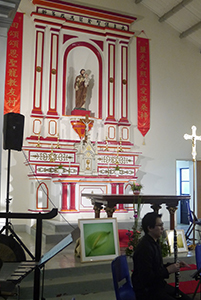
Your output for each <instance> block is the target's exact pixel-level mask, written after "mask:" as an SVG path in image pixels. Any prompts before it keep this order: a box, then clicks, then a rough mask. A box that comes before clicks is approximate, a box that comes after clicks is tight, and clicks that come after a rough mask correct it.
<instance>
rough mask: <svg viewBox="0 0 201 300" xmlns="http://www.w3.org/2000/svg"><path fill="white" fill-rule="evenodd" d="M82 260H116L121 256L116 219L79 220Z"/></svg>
mask: <svg viewBox="0 0 201 300" xmlns="http://www.w3.org/2000/svg"><path fill="white" fill-rule="evenodd" d="M79 227H80V237H81V260H82V261H83V262H85V261H95V260H96V261H98V260H108V259H114V258H115V257H116V256H118V255H119V240H118V230H117V221H116V219H115V218H107V219H87V220H86V219H85V220H84V219H83V220H79Z"/></svg>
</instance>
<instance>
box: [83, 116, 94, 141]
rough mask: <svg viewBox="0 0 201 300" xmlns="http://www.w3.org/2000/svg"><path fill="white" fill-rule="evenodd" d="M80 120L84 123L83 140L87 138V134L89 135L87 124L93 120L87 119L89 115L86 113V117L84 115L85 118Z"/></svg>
mask: <svg viewBox="0 0 201 300" xmlns="http://www.w3.org/2000/svg"><path fill="white" fill-rule="evenodd" d="M80 121H81V122H82V123H84V125H85V139H84V140H85V142H86V141H87V139H88V136H89V130H90V129H89V124H93V123H94V121H93V120H89V116H88V115H86V117H85V119H80Z"/></svg>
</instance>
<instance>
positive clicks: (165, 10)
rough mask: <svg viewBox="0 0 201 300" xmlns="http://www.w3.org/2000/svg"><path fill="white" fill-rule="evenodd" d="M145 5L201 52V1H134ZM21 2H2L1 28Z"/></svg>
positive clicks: (7, 26) (9, 22)
mask: <svg viewBox="0 0 201 300" xmlns="http://www.w3.org/2000/svg"><path fill="white" fill-rule="evenodd" d="M134 1H135V3H136V4H139V5H144V6H145V7H146V8H148V9H149V10H150V11H152V12H153V13H155V14H156V15H157V17H158V21H159V23H162V22H166V23H168V24H169V25H170V26H172V27H173V28H174V29H175V30H177V31H178V38H180V39H188V40H189V41H191V42H193V43H194V44H195V45H196V46H197V47H198V48H199V50H200V51H201V0H134ZM19 3H20V0H0V27H4V28H5V27H6V28H7V30H8V29H9V28H10V25H11V24H12V21H13V18H14V16H15V13H16V11H17V9H18V6H19Z"/></svg>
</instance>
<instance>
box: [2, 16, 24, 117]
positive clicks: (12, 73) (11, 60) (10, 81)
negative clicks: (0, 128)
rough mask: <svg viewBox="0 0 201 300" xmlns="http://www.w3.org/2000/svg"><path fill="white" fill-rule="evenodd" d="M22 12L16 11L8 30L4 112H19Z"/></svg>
mask: <svg viewBox="0 0 201 300" xmlns="http://www.w3.org/2000/svg"><path fill="white" fill-rule="evenodd" d="M22 35H23V14H22V13H18V12H17V13H16V15H15V18H14V20H13V23H12V25H11V27H10V29H9V31H8V37H7V57H6V76H5V77H6V78H5V96H4V114H7V113H9V112H14V113H20V96H21V68H22Z"/></svg>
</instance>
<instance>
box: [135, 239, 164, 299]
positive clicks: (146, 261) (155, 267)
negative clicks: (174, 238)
mask: <svg viewBox="0 0 201 300" xmlns="http://www.w3.org/2000/svg"><path fill="white" fill-rule="evenodd" d="M168 265H169V264H167V265H163V260H162V255H161V249H160V246H159V243H158V242H156V241H155V240H154V239H153V238H152V237H151V236H150V235H148V234H145V235H144V236H143V238H142V240H141V241H140V243H139V244H138V246H137V248H136V250H135V252H134V255H133V273H132V283H133V288H134V291H135V293H136V296H137V298H139V299H143V298H144V299H146V298H145V297H149V296H150V295H151V294H153V293H155V292H156V291H157V290H159V289H163V288H164V287H165V285H166V284H167V283H166V281H165V280H164V279H165V278H168V277H169V273H168V271H167V269H166V267H167V266H168Z"/></svg>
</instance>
